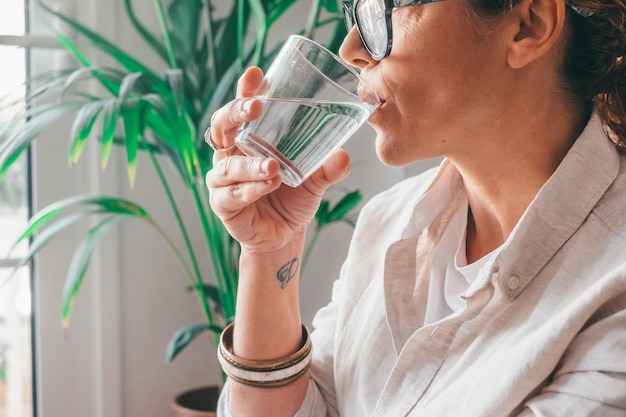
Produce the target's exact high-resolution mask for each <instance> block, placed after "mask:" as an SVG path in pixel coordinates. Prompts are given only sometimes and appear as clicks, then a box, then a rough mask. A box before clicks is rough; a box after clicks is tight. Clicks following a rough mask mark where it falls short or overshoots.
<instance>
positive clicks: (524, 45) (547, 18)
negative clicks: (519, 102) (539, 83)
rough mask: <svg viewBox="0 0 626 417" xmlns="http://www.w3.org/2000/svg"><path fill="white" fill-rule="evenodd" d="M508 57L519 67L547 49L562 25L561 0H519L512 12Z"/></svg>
mask: <svg viewBox="0 0 626 417" xmlns="http://www.w3.org/2000/svg"><path fill="white" fill-rule="evenodd" d="M511 18H512V20H511V21H510V24H511V26H509V27H510V28H511V31H510V32H509V33H510V35H511V36H510V38H509V41H510V42H509V45H508V49H507V61H508V64H509V65H510V66H511V68H514V69H520V68H523V67H525V66H526V65H528V64H530V63H532V62H534V61H535V60H537V59H539V58H540V57H542V56H544V55H545V54H546V53H548V52H549V51H550V50H551V49H552V48H553V47H554V46H555V45H558V42H559V41H560V39H561V35H562V33H563V27H564V25H565V2H564V1H563V0H520V1H519V3H517V4H516V5H515V6H514V7H513V10H512V12H511Z"/></svg>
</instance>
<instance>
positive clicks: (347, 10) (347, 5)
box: [342, 0, 593, 61]
mask: <svg viewBox="0 0 626 417" xmlns="http://www.w3.org/2000/svg"><path fill="white" fill-rule="evenodd" d="M361 1H362V0H354V3H353V2H352V1H343V2H342V5H343V18H344V21H345V24H346V29H347V31H348V32H350V29H352V27H353V26H355V25H356V29H357V32H358V33H359V37H360V38H361V43H362V44H363V46H364V47H365V49H366V50H367V52H368V53H369V54H370V55H371V57H372V58H374V59H375V60H376V61H380V60H381V59H383V58H385V57H387V56H388V55H389V54H390V53H391V45H392V43H393V37H392V35H393V31H392V29H391V12H392V11H393V9H395V8H396V7H405V6H413V5H416V4H427V3H436V2H439V1H444V0H381V1H384V3H385V27H386V28H387V45H386V47H385V52H384V53H383V54H382V55H381V54H376V53H375V52H374V51H372V50H371V48H370V46H369V45H368V44H367V42H366V41H365V37H364V36H363V34H362V33H361V25H360V24H359V21H358V19H357V16H356V8H357V6H358V4H359V3H360V2H361ZM565 5H566V6H568V7H569V8H570V9H572V10H573V11H574V12H575V13H577V14H579V15H580V16H582V17H590V16H593V13H592V12H587V11H584V10H581V9H580V8H579V7H576V6H575V5H573V4H572V2H571V0H565Z"/></svg>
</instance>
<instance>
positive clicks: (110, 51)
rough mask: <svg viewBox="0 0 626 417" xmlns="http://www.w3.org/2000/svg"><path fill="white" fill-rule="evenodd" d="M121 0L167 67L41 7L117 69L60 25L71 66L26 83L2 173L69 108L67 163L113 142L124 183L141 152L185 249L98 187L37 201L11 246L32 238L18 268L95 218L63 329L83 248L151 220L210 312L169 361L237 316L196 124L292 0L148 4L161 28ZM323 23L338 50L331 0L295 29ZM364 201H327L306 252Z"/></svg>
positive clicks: (264, 56) (138, 210)
mask: <svg viewBox="0 0 626 417" xmlns="http://www.w3.org/2000/svg"><path fill="white" fill-rule="evenodd" d="M122 1H123V3H124V6H125V10H126V13H127V16H128V18H129V20H130V22H131V24H132V26H133V27H134V29H135V30H136V31H137V33H138V34H139V35H140V36H141V38H143V40H144V41H145V42H146V44H147V45H148V46H149V47H150V48H151V49H152V50H154V51H155V52H156V54H157V55H158V56H159V57H160V58H161V59H162V60H163V61H164V62H165V63H166V65H167V66H168V69H167V70H166V71H165V72H164V74H159V73H157V72H156V71H155V70H153V69H151V68H150V67H148V66H147V65H145V64H143V63H142V62H141V61H140V60H139V59H138V58H135V57H134V56H133V55H132V54H130V53H129V52H125V51H124V50H122V49H121V48H120V47H118V46H117V45H116V44H114V43H113V42H111V41H109V40H107V39H105V38H104V37H102V36H101V35H99V34H98V33H96V32H94V31H92V30H90V29H89V28H87V27H86V26H84V25H82V24H81V23H79V22H78V21H76V20H74V19H71V18H70V17H68V16H66V15H64V14H62V13H59V12H57V11H55V10H53V9H52V8H50V7H49V6H47V5H46V4H44V3H38V5H39V7H41V8H42V9H43V10H45V11H47V12H48V13H49V14H50V16H52V17H54V18H56V19H60V20H61V21H62V22H63V23H64V24H66V25H67V26H69V27H70V28H71V29H72V30H73V31H74V32H75V33H77V34H78V35H79V38H80V39H81V40H82V41H83V42H84V41H87V42H86V44H87V45H89V47H91V48H94V49H95V51H97V52H98V53H100V54H102V56H106V57H109V58H112V59H113V60H114V61H115V63H116V65H115V66H97V65H94V64H93V63H92V62H91V61H90V60H89V59H88V57H87V54H86V53H85V50H84V49H83V47H79V43H78V42H77V39H74V38H72V39H70V38H68V37H66V36H63V35H62V34H60V33H57V34H56V36H57V38H58V40H59V41H60V43H61V44H62V45H63V46H64V47H65V49H66V50H67V51H69V52H70V53H71V54H72V55H73V57H74V58H75V59H76V61H77V62H78V67H77V68H76V69H74V70H68V71H64V72H61V73H55V74H50V75H46V76H43V77H40V78H38V79H34V80H31V81H30V82H29V88H30V93H29V94H28V97H27V104H28V106H27V107H26V110H24V111H23V112H22V113H20V114H19V115H18V116H17V117H15V118H14V119H13V120H12V121H11V122H10V123H9V124H7V125H6V126H3V127H2V128H1V130H0V178H1V177H2V176H3V175H4V174H6V172H7V171H8V169H9V168H10V167H11V166H12V165H13V164H15V162H16V161H17V160H18V158H19V156H20V155H21V154H22V152H23V151H24V150H25V149H27V148H28V146H29V145H30V143H31V142H32V141H33V140H34V139H36V138H37V136H38V134H39V133H40V132H41V131H42V130H43V129H45V128H46V127H47V126H49V125H50V124H51V123H53V122H54V121H56V120H58V119H59V118H61V117H63V116H65V115H67V114H72V113H73V114H75V116H74V122H73V126H72V129H71V133H70V135H71V145H70V147H69V154H68V160H69V162H70V164H76V163H77V162H78V161H79V159H80V157H81V154H82V152H83V150H84V148H85V146H86V144H87V141H88V140H98V141H99V146H100V149H101V165H102V168H103V169H105V168H106V166H107V162H108V161H109V159H110V156H111V152H112V149H113V147H114V146H119V147H122V148H123V149H124V150H125V153H126V164H125V169H126V171H127V176H128V180H129V182H130V184H131V185H132V184H134V182H135V176H136V173H137V169H138V164H137V160H138V159H137V158H138V154H139V153H140V152H145V153H146V154H147V155H148V156H149V160H150V162H151V167H152V168H153V169H154V171H155V172H156V174H157V176H158V178H159V180H160V184H161V185H162V191H163V192H164V194H165V196H166V198H167V201H168V202H169V205H170V207H171V210H172V216H173V219H174V221H175V222H176V224H177V225H178V230H179V231H180V233H181V236H182V240H183V242H184V245H183V247H182V248H178V247H177V246H176V245H175V244H174V243H173V241H172V239H171V238H170V237H169V236H168V235H167V234H166V233H165V232H164V230H163V229H162V228H161V227H160V226H159V225H158V224H157V222H156V221H155V219H154V218H152V217H151V216H150V214H149V213H148V212H147V211H146V210H145V209H143V208H142V207H141V206H140V205H139V204H137V203H135V202H133V201H129V200H126V199H122V198H118V197H115V196H94V195H78V196H73V197H70V198H66V199H63V200H60V201H58V202H56V203H54V204H52V205H50V206H48V207H46V208H44V209H42V210H41V211H40V212H39V213H37V214H36V215H35V216H33V218H32V219H31V220H30V222H29V224H28V227H27V230H25V231H24V233H23V234H22V235H21V236H20V238H19V239H18V242H17V243H16V245H17V244H18V243H19V242H21V241H24V240H26V239H32V243H31V246H30V249H29V252H28V254H27V255H26V256H24V258H23V259H22V260H21V262H20V266H21V265H24V264H26V263H27V262H29V261H30V260H31V259H32V257H33V256H34V255H35V254H37V253H38V252H39V251H40V250H41V249H42V248H44V247H45V246H46V245H47V244H48V243H50V241H51V240H52V239H53V238H55V237H56V236H58V235H59V233H61V232H62V231H64V230H66V229H67V228H68V227H70V226H72V225H74V224H75V223H76V222H78V221H80V220H83V219H85V218H90V219H96V220H97V221H96V222H95V226H93V227H92V228H91V229H89V230H88V231H87V233H86V234H85V236H84V238H83V240H82V241H81V242H80V243H79V245H78V246H77V247H76V249H75V252H74V256H73V259H72V261H71V264H70V266H69V270H68V273H67V277H66V282H65V288H64V293H63V300H62V313H61V315H62V321H63V325H64V326H68V325H69V321H70V317H71V313H72V309H73V305H74V301H75V299H76V296H77V294H78V292H79V290H80V288H81V284H82V282H83V279H84V277H85V274H86V272H87V269H88V266H89V263H90V259H91V255H92V253H93V251H94V249H95V248H96V247H97V245H98V243H99V241H100V239H101V238H102V236H104V235H105V234H106V233H107V231H109V230H110V229H111V228H112V227H114V226H116V225H118V224H119V223H120V222H122V221H124V220H126V219H136V220H141V221H144V222H146V223H147V224H149V225H150V226H151V227H152V228H153V229H154V230H155V231H156V233H157V234H158V235H159V236H160V237H162V238H163V240H164V241H165V242H166V244H167V245H168V246H169V248H170V249H171V251H172V253H173V254H174V256H175V258H176V259H177V260H178V262H179V263H180V265H181V268H182V271H183V275H184V276H185V277H186V278H187V280H188V285H189V288H190V289H191V290H192V291H193V293H194V294H195V296H196V297H197V300H198V304H199V306H200V308H201V309H202V312H203V313H204V317H205V319H206V320H205V322H203V323H200V324H194V325H190V326H186V327H184V328H182V329H180V330H179V331H178V332H177V333H176V334H175V335H174V336H173V337H172V340H171V342H170V343H169V346H168V348H167V354H166V356H167V360H168V361H171V360H173V359H174V358H175V357H176V355H178V354H179V353H180V351H181V350H182V349H184V348H185V347H186V346H187V345H188V344H189V343H190V342H191V341H192V340H194V339H195V338H196V337H197V336H198V335H199V334H201V333H203V332H205V331H210V332H212V333H213V336H214V340H215V341H217V337H218V335H219V333H220V332H221V330H222V328H223V327H224V326H225V325H226V324H227V323H229V322H230V321H231V320H232V318H233V317H234V314H235V297H236V291H237V277H238V271H237V268H238V253H239V248H238V244H237V242H236V241H234V240H233V239H232V238H231V237H230V236H229V235H228V233H227V232H226V230H225V229H224V228H223V226H222V224H221V223H220V221H219V220H218V219H217V218H216V217H215V215H214V214H213V213H212V211H211V209H210V207H209V204H208V195H207V191H206V188H205V186H204V177H205V174H206V173H207V171H208V170H210V169H211V160H212V151H211V149H210V148H209V147H208V146H206V144H205V143H204V141H203V137H202V136H203V133H204V129H205V128H206V127H207V126H208V124H209V121H210V116H211V114H212V113H213V112H214V111H215V110H216V109H217V108H219V107H220V106H222V105H223V104H224V103H226V102H227V101H229V100H231V99H232V98H233V96H234V91H235V84H236V81H237V79H238V76H239V75H240V74H241V73H242V71H243V69H244V68H246V67H247V66H249V65H258V66H260V67H262V68H264V67H265V66H266V65H267V64H268V63H269V62H270V61H271V59H272V58H273V57H274V56H275V54H276V52H277V51H278V49H279V46H280V45H275V46H272V47H270V46H269V45H267V35H268V33H269V31H270V29H271V28H272V27H273V25H275V24H276V22H278V21H279V19H280V18H281V17H282V16H283V15H284V14H285V12H286V11H287V10H289V9H290V8H291V7H292V6H293V5H294V4H296V3H297V0H238V1H236V0H230V1H229V2H228V3H229V4H228V7H227V8H228V9H229V10H228V11H227V13H225V14H223V15H222V16H219V17H218V16H217V15H216V5H217V4H216V3H217V0H215V2H213V1H211V0H172V1H171V2H170V3H169V5H168V6H167V7H165V6H164V5H163V4H162V1H161V0H154V2H153V4H154V12H155V13H154V18H155V19H156V20H157V21H158V23H159V27H160V33H158V34H154V33H152V32H150V30H148V29H147V27H146V26H144V24H143V23H142V22H141V21H140V20H139V18H138V17H137V14H136V11H135V8H134V4H133V1H132V0H122ZM220 2H221V4H220V8H221V9H224V8H225V7H226V4H224V3H226V2H225V1H224V0H220ZM321 27H324V32H325V33H326V36H327V38H328V39H327V40H326V42H324V43H325V44H326V45H327V46H328V47H329V48H330V49H334V50H336V49H337V48H338V46H339V45H340V42H341V40H342V39H343V37H344V35H345V29H344V28H343V24H342V19H341V14H340V10H339V8H338V3H337V2H336V1H335V0H326V1H322V0H315V1H313V2H312V5H311V9H310V14H309V17H308V19H307V22H306V24H305V27H304V29H303V30H302V33H304V34H305V35H306V36H308V37H314V36H315V34H316V33H318V32H317V29H318V28H321ZM80 45H84V43H81V44H80ZM86 81H96V82H97V84H98V85H99V86H100V89H101V91H103V92H102V93H101V94H92V93H86V92H85V89H83V88H81V87H82V85H83V83H84V82H86ZM164 160H165V161H169V162H170V163H169V164H168V165H169V166H170V167H171V169H173V170H174V172H175V173H176V174H177V177H178V178H180V180H181V182H182V184H183V185H184V187H185V188H186V190H188V192H189V196H190V198H191V200H192V201H193V204H194V206H195V211H196V213H197V220H198V224H197V225H193V226H189V225H187V224H185V222H184V221H183V216H182V215H181V212H180V209H179V206H178V203H177V201H176V200H175V199H174V197H173V193H172V187H171V185H170V184H169V183H168V180H167V179H166V176H165V172H164V168H163V166H162V162H163V161H164ZM360 200H361V194H360V192H358V191H355V192H350V193H347V194H346V195H345V196H344V197H343V198H341V199H340V201H339V202H338V203H337V204H336V205H335V206H333V207H331V205H330V203H329V202H328V201H324V202H323V204H322V206H321V207H320V210H319V211H318V214H317V217H316V224H315V230H314V236H313V238H312V239H311V240H310V245H309V247H308V248H307V258H308V255H309V254H310V248H311V247H312V244H313V243H314V242H315V240H316V239H317V236H318V235H319V233H320V231H321V230H323V229H324V228H326V227H327V226H328V225H330V224H333V223H336V222H347V223H351V220H350V213H351V211H352V210H353V209H354V208H355V207H356V206H357V205H358V203H359V202H360ZM198 226H199V227H200V228H201V230H202V232H203V236H204V245H203V246H204V247H194V246H193V245H192V243H191V240H190V238H189V235H188V230H189V227H198ZM205 251H206V252H205ZM199 254H201V255H199ZM207 254H208V258H209V259H210V262H211V266H212V276H211V277H210V278H209V277H204V276H202V273H201V272H200V265H199V259H206V258H207V256H206V255H207Z"/></svg>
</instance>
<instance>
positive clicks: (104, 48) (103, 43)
mask: <svg viewBox="0 0 626 417" xmlns="http://www.w3.org/2000/svg"><path fill="white" fill-rule="evenodd" d="M38 3H39V5H40V6H41V7H42V8H43V9H44V10H45V11H47V12H48V13H50V14H52V15H54V16H56V17H58V18H59V19H60V20H61V21H63V22H64V23H66V24H67V25H69V26H70V27H71V28H72V29H74V30H76V31H77V32H78V33H80V34H82V35H84V36H85V37H87V38H88V39H89V40H90V41H91V42H93V43H94V45H95V46H96V47H97V48H98V50H100V51H101V52H103V53H105V54H107V55H109V56H110V57H112V58H113V59H115V60H116V61H117V62H119V63H120V64H122V66H124V67H125V68H126V69H127V70H128V71H130V72H141V73H143V74H145V75H147V76H149V77H150V82H151V83H155V84H156V85H155V87H156V86H160V87H161V88H163V87H164V85H163V83H162V81H161V80H160V79H159V77H158V76H157V75H156V74H155V73H154V72H152V71H151V70H150V69H149V68H148V67H146V66H145V65H143V64H142V63H141V62H139V61H138V60H136V59H135V58H133V57H132V56H130V55H129V54H127V53H126V52H124V51H122V50H121V49H120V48H118V47H117V46H115V44H113V43H112V42H109V41H108V40H106V39H105V38H103V37H102V36H100V35H98V34H97V33H95V32H94V31H92V30H90V29H88V28H87V27H86V26H84V25H82V24H80V23H79V22H77V21H76V20H74V19H72V18H70V17H68V16H66V15H64V14H63V13H60V12H57V11H55V10H54V9H52V8H51V7H49V6H47V5H46V4H44V3H43V2H41V1H39V2H38ZM57 36H58V35H57ZM76 51H78V49H77V48H76ZM85 66H90V65H85Z"/></svg>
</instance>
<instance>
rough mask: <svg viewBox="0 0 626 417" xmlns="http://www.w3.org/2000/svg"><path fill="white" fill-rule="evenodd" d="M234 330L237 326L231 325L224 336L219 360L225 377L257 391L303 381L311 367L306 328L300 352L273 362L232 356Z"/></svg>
mask: <svg viewBox="0 0 626 417" xmlns="http://www.w3.org/2000/svg"><path fill="white" fill-rule="evenodd" d="M233 328H234V323H231V324H229V325H228V326H226V328H225V329H224V331H223V332H222V335H221V337H220V344H219V346H218V349H217V352H218V354H217V359H218V360H219V363H220V365H221V366H222V370H223V371H224V373H225V374H226V375H227V376H228V377H229V378H232V379H233V380H235V381H237V382H240V383H242V384H245V385H251V386H255V387H264V388H275V387H281V386H283V385H287V384H290V383H292V382H294V381H295V380H297V379H298V378H300V377H301V376H302V375H304V374H305V373H306V371H307V370H308V369H309V367H310V366H311V357H312V345H311V339H310V337H309V331H308V330H307V328H306V327H305V326H304V325H303V326H302V343H301V347H300V349H299V350H298V351H297V352H295V353H293V354H291V355H289V356H286V357H284V358H280V359H272V360H253V359H244V358H240V357H238V356H236V355H235V354H234V353H233Z"/></svg>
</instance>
